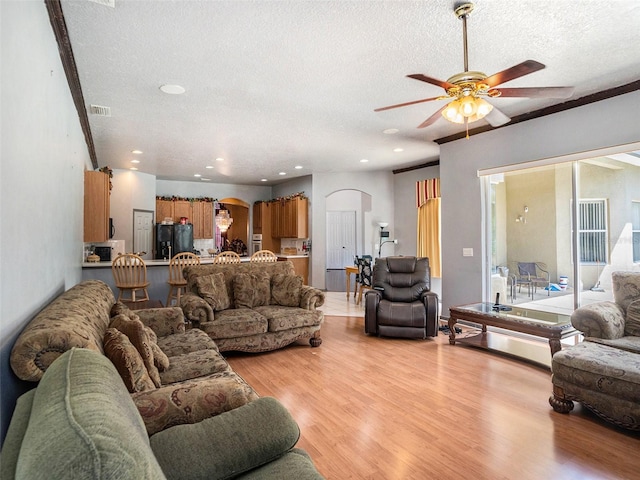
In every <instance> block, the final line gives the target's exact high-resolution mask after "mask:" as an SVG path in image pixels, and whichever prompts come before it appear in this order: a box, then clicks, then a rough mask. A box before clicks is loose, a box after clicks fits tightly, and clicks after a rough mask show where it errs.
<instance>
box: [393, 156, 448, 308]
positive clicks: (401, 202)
mask: <svg viewBox="0 0 640 480" xmlns="http://www.w3.org/2000/svg"><path fill="white" fill-rule="evenodd" d="M438 177H440V167H439V166H433V167H425V168H420V169H417V170H411V171H409V172H403V173H397V174H395V175H394V176H393V206H394V210H395V213H394V217H395V231H394V234H395V237H393V236H392V237H390V238H397V239H398V245H397V246H396V248H395V252H394V254H395V255H408V256H411V255H416V254H417V252H418V209H417V208H416V182H418V181H420V180H426V179H428V178H438ZM389 247H390V244H386V245H385V246H384V247H383V248H384V251H383V252H382V253H383V255H382V256H383V257H384V256H385V255H389V254H390V253H389V252H390V250H387V249H388V248H389ZM431 291H432V292H435V293H437V294H438V296H441V295H442V279H441V278H435V277H431Z"/></svg>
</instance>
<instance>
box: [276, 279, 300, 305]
mask: <svg viewBox="0 0 640 480" xmlns="http://www.w3.org/2000/svg"><path fill="white" fill-rule="evenodd" d="M301 294H302V277H301V276H300V275H285V274H284V273H276V274H275V275H274V276H273V277H271V304H272V305H282V306H283V307H299V306H300V295H301Z"/></svg>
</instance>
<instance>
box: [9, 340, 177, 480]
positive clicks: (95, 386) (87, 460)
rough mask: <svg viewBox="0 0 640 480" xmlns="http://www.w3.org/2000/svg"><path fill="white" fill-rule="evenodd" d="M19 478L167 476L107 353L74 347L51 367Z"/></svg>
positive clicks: (33, 412)
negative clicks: (155, 455)
mask: <svg viewBox="0 0 640 480" xmlns="http://www.w3.org/2000/svg"><path fill="white" fill-rule="evenodd" d="M15 478H24V479H37V478H55V479H57V480H64V479H78V478H82V479H120V480H122V479H125V480H126V479H131V480H134V479H135V480H139V479H162V478H166V477H165V476H164V475H163V473H162V470H161V468H160V466H159V465H158V462H157V461H156V459H155V458H154V456H153V453H152V451H151V449H150V447H149V440H148V437H147V433H146V430H145V427H144V423H143V422H142V418H141V417H140V414H139V413H138V410H137V409H136V406H135V405H134V403H133V401H132V399H131V396H130V395H129V392H127V389H126V388H125V386H124V383H123V382H122V379H121V378H120V375H118V372H117V371H116V369H115V367H114V366H113V364H112V363H111V362H110V361H109V360H108V359H107V358H106V357H105V356H104V355H101V354H99V353H97V352H94V351H91V350H87V349H80V348H74V349H72V350H69V351H67V352H66V353H64V354H63V355H62V356H60V357H59V358H58V359H56V361H55V362H53V363H52V364H51V366H50V367H49V368H48V369H47V371H46V372H45V374H44V376H43V377H42V380H41V381H40V384H39V385H38V388H37V390H36V393H35V396H34V399H33V406H32V410H31V417H30V419H29V426H28V427H27V430H26V432H25V435H24V440H23V442H22V448H21V450H20V455H19V458H18V463H17V466H16V477H15Z"/></svg>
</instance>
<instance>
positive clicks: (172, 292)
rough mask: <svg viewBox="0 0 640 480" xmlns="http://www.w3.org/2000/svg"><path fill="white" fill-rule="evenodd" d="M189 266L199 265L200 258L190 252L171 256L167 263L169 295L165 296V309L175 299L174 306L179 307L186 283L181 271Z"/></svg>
mask: <svg viewBox="0 0 640 480" xmlns="http://www.w3.org/2000/svg"><path fill="white" fill-rule="evenodd" d="M190 265H200V257H199V256H197V255H196V254H194V253H191V252H181V253H178V254H176V255H174V256H173V258H172V259H171V260H170V261H169V280H168V281H167V283H168V284H169V295H168V296H167V303H166V305H167V307H170V306H171V302H172V301H173V300H174V299H175V301H176V305H177V306H180V297H181V295H182V293H183V291H185V292H186V290H187V281H186V280H185V278H184V276H183V275H182V269H183V268H184V267H187V266H190Z"/></svg>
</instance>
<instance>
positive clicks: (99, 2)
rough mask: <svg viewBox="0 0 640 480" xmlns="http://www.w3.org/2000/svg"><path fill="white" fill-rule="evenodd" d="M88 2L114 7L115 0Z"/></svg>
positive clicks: (93, 0)
mask: <svg viewBox="0 0 640 480" xmlns="http://www.w3.org/2000/svg"><path fill="white" fill-rule="evenodd" d="M89 1H90V2H93V3H97V4H99V5H104V6H105V7H111V8H116V0H89Z"/></svg>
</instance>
